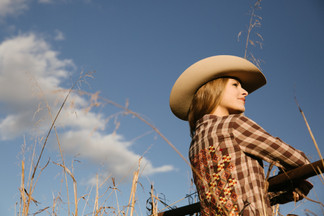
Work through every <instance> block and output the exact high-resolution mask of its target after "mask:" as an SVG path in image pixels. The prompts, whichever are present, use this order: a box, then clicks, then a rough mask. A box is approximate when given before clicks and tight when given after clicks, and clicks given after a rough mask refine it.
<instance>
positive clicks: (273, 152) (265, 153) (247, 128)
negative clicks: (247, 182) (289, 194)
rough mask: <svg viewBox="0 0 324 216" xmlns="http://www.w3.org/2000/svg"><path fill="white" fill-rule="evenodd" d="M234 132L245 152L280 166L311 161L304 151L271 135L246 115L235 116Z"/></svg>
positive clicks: (291, 166)
mask: <svg viewBox="0 0 324 216" xmlns="http://www.w3.org/2000/svg"><path fill="white" fill-rule="evenodd" d="M233 133H234V136H235V139H236V141H237V143H238V144H239V145H240V147H241V149H242V150H243V151H244V152H246V153H249V154H252V155H254V156H256V157H259V158H261V159H262V160H265V161H267V162H269V163H273V164H274V165H276V166H277V167H279V168H284V169H288V170H289V169H292V168H295V167H299V166H302V165H305V164H308V163H309V160H308V159H307V157H306V156H305V154H304V153H303V152H301V151H299V150H297V149H295V148H293V147H292V146H290V145H288V144H286V143H285V142H283V141H281V140H280V139H279V138H277V137H273V136H271V135H270V134H269V133H267V132H266V131H265V130H264V129H263V128H261V127H260V126H259V125H258V124H257V123H255V122H254V121H252V120H251V119H249V118H247V117H246V116H243V115H240V116H238V117H237V118H235V121H233Z"/></svg>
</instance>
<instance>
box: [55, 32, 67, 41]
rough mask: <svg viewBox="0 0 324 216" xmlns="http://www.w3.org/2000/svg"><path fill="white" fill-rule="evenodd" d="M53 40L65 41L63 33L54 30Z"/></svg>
mask: <svg viewBox="0 0 324 216" xmlns="http://www.w3.org/2000/svg"><path fill="white" fill-rule="evenodd" d="M54 40H57V41H62V40H65V37H64V34H63V32H61V31H60V30H58V29H56V30H55V37H54Z"/></svg>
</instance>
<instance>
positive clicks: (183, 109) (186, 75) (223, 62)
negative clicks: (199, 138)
mask: <svg viewBox="0 0 324 216" xmlns="http://www.w3.org/2000/svg"><path fill="white" fill-rule="evenodd" d="M220 77H235V78H238V79H239V80H240V81H241V83H242V86H243V88H244V89H245V90H246V91H247V92H249V93H251V92H253V91H255V90H256V89H258V88H260V87H261V86H263V85H265V84H266V82H267V81H266V78H265V76H264V75H263V74H262V72H261V71H260V70H259V69H258V68H257V67H256V66H255V65H254V64H252V63H251V62H249V61H248V60H246V59H244V58H241V57H237V56H231V55H219V56H212V57H208V58H205V59H202V60H200V61H198V62H196V63H194V64H193V65H191V66H190V67H189V68H187V69H186V70H185V71H184V72H183V73H182V74H181V75H180V77H179V78H178V79H177V81H176V82H175V84H174V86H173V88H172V90H171V94H170V107H171V110H172V112H173V113H174V115H176V116H177V117H178V118H180V119H182V120H188V111H189V107H190V105H191V101H192V99H193V96H194V95H195V93H196V92H197V90H198V89H199V88H200V87H201V86H202V85H204V84H205V83H207V82H209V81H211V80H214V79H217V78H220Z"/></svg>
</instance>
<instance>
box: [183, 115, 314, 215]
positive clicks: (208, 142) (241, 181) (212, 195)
mask: <svg viewBox="0 0 324 216" xmlns="http://www.w3.org/2000/svg"><path fill="white" fill-rule="evenodd" d="M189 158H190V162H191V164H192V166H193V177H194V181H195V184H196V187H197V190H198V194H199V198H200V201H201V215H203V216H207V215H213V216H214V215H244V216H246V215H267V216H268V215H272V209H271V205H270V202H269V197H268V195H267V191H266V180H265V174H264V169H263V164H262V160H264V161H267V162H269V163H273V164H274V165H276V166H277V167H279V168H283V169H291V168H295V167H298V166H302V165H305V164H307V163H309V161H308V160H307V158H306V156H305V155H304V153H302V152H301V151H299V150H296V149H294V148H293V147H291V146H289V145H288V144H286V143H284V142H283V141H281V140H280V139H279V138H276V137H273V136H271V135H270V134H268V133H267V132H266V131H265V130H264V129H262V128H261V127H260V126H259V125H258V124H256V123H255V122H254V121H252V120H250V119H249V118H247V117H246V116H244V115H239V114H235V115H229V116H224V117H218V116H215V115H205V116H204V117H203V118H202V119H200V120H198V122H197V126H196V131H195V135H194V137H193V139H192V142H191V145H190V150H189Z"/></svg>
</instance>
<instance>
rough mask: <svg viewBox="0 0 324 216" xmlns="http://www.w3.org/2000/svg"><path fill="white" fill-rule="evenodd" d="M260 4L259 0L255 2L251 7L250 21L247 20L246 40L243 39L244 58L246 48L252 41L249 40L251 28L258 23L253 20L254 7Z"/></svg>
mask: <svg viewBox="0 0 324 216" xmlns="http://www.w3.org/2000/svg"><path fill="white" fill-rule="evenodd" d="M260 4H261V0H257V1H256V3H255V4H254V7H253V8H252V12H251V16H250V22H249V28H248V30H247V36H246V41H245V49H244V58H247V50H248V46H249V43H253V42H252V41H251V40H250V34H251V31H252V30H253V28H254V27H255V26H257V25H260V23H259V22H256V21H254V17H255V9H256V8H258V7H259V6H260Z"/></svg>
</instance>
